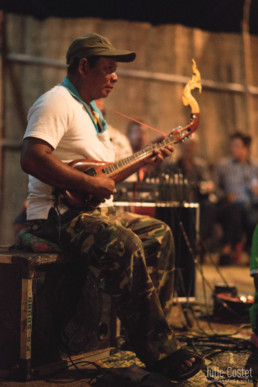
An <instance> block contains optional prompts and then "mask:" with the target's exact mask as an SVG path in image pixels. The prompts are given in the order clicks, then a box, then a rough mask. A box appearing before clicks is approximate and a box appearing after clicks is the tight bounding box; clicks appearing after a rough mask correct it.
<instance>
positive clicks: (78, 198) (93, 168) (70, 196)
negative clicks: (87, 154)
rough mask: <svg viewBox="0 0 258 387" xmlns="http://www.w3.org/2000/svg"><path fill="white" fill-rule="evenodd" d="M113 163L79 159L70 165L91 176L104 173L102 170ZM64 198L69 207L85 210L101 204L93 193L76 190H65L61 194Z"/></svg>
mask: <svg viewBox="0 0 258 387" xmlns="http://www.w3.org/2000/svg"><path fill="white" fill-rule="evenodd" d="M110 164H112V163H106V162H104V161H97V160H88V159H79V160H74V161H71V162H70V163H69V164H68V165H70V166H71V167H73V168H75V169H78V170H79V171H81V172H83V173H86V174H87V175H89V176H97V175H101V174H103V172H102V170H103V168H105V167H108V166H109V165H110ZM61 197H62V199H63V200H64V202H65V203H66V204H67V205H68V207H72V208H77V209H84V210H85V211H90V210H93V209H94V208H96V207H98V205H99V204H100V202H99V201H97V200H96V199H94V197H93V195H90V194H88V195H87V194H86V193H85V192H81V191H75V190H64V191H63V192H62V194H61Z"/></svg>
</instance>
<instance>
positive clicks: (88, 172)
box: [84, 168, 97, 176]
mask: <svg viewBox="0 0 258 387" xmlns="http://www.w3.org/2000/svg"><path fill="white" fill-rule="evenodd" d="M84 173H86V175H89V176H96V174H97V173H96V171H95V169H94V168H89V169H86V171H84Z"/></svg>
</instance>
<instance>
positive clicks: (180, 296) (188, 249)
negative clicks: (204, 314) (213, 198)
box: [115, 201, 200, 302]
mask: <svg viewBox="0 0 258 387" xmlns="http://www.w3.org/2000/svg"><path fill="white" fill-rule="evenodd" d="M115 205H116V206H119V207H123V208H124V209H125V210H127V211H131V212H134V213H137V214H140V215H141V214H142V215H149V216H152V217H154V218H157V219H160V220H162V221H163V222H165V223H167V224H168V225H169V226H170V228H171V230H172V232H173V236H174V240H175V256H176V258H175V288H174V293H175V297H176V298H177V300H178V301H179V302H194V301H195V275H196V269H195V262H194V260H195V254H196V245H197V240H198V234H199V223H200V208H199V203H188V202H177V201H156V202H144V201H139V202H136V201H129V202H126V201H124V202H122V201H116V202H115Z"/></svg>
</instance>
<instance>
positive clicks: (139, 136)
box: [126, 121, 148, 153]
mask: <svg viewBox="0 0 258 387" xmlns="http://www.w3.org/2000/svg"><path fill="white" fill-rule="evenodd" d="M126 134H127V138H128V140H129V142H130V144H131V147H132V150H133V153H136V152H138V151H139V150H141V149H143V148H144V147H145V146H146V145H147V141H148V134H147V129H146V127H144V126H143V125H141V124H139V123H138V122H134V121H132V122H129V124H128V126H127V130H126Z"/></svg>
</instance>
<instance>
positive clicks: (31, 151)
mask: <svg viewBox="0 0 258 387" xmlns="http://www.w3.org/2000/svg"><path fill="white" fill-rule="evenodd" d="M66 58H67V65H68V72H67V77H66V78H65V80H64V82H63V83H61V84H59V85H57V86H55V87H53V88H52V89H51V90H50V91H48V92H46V93H45V94H43V95H42V96H41V97H39V98H38V99H37V101H36V102H35V103H34V105H33V106H32V107H31V108H30V111H29V114H28V126H27V129H26V132H25V135H24V140H23V145H22V154H21V165H22V168H23V170H24V171H25V172H27V173H28V174H29V175H30V176H29V196H28V210H27V231H28V233H32V234H34V235H36V236H38V237H41V238H45V239H48V240H52V241H54V242H56V243H58V244H59V245H60V246H61V248H62V249H63V251H64V252H65V253H66V255H68V257H67V259H70V260H72V261H73V262H76V263H77V264H80V263H81V264H84V265H85V266H87V268H88V270H90V271H92V273H93V275H94V276H95V277H96V280H97V281H98V285H99V288H100V289H101V290H102V291H104V292H106V293H107V294H109V295H110V296H111V297H112V300H113V303H114V306H115V309H116V313H117V315H118V317H119V318H120V320H121V322H122V324H123V326H124V328H125V329H126V333H127V336H128V341H129V345H130V348H131V349H132V350H133V351H135V353H136V354H137V356H138V357H139V359H140V360H141V361H142V362H143V363H145V364H146V366H147V367H148V369H150V370H152V371H156V372H160V373H161V374H163V375H164V376H166V377H168V378H171V379H175V380H182V379H187V378H189V377H191V376H193V375H194V374H195V373H196V372H198V371H199V370H200V368H201V366H202V359H201V358H200V357H198V356H197V355H195V354H193V353H189V351H186V350H185V349H181V348H180V344H179V343H178V341H177V339H176V337H175V334H174V332H173V331H172V330H171V328H170V327H169V325H168V323H167V320H166V317H165V314H166V313H167V312H168V311H169V309H170V304H171V299H172V296H173V294H172V293H173V276H174V244H173V236H172V232H171V230H170V229H169V227H168V226H167V225H166V224H165V223H163V222H161V221H159V220H157V219H153V218H150V217H147V216H139V215H136V214H131V213H128V212H122V211H121V209H119V208H116V207H115V206H113V203H112V197H111V196H112V194H113V193H114V189H115V182H114V180H113V179H111V178H110V177H109V174H108V173H101V172H99V173H97V174H96V175H95V176H91V175H90V174H86V173H82V172H81V171H79V170H77V169H76V168H73V167H71V166H70V165H68V163H69V162H70V161H71V160H77V159H85V158H86V159H91V160H92V159H93V160H100V161H105V162H111V163H112V162H114V148H113V146H112V143H111V141H110V136H109V133H108V127H107V123H106V122H105V120H104V119H103V117H102V114H101V112H100V110H99V109H98V108H97V107H96V104H95V103H94V100H96V99H99V98H106V97H108V95H109V94H110V92H111V91H112V89H113V88H114V86H115V84H116V82H117V80H118V76H117V74H116V69H117V62H131V61H133V60H134V58H135V53H134V52H131V51H125V50H117V49H115V48H114V47H113V46H112V44H111V43H110V41H109V40H108V39H107V38H105V37H103V36H100V35H98V34H95V33H91V34H88V35H85V36H81V37H79V38H77V39H76V40H75V41H74V42H72V44H71V45H70V47H69V49H68V51H67V56H66ZM96 112H97V113H98V114H97V115H96ZM99 121H101V122H99ZM172 151H173V148H172V147H171V146H166V147H163V148H160V149H159V151H154V152H153V154H152V155H151V156H149V157H148V158H146V159H145V162H146V163H151V164H152V163H160V162H162V161H163V160H164V158H165V157H167V156H169V155H170V154H171V152H172ZM95 168H96V167H95ZM92 170H93V171H92ZM91 171H92V172H94V171H95V172H96V169H94V167H92V168H91ZM133 172H134V171H132V170H130V171H128V174H132V173H133ZM123 176H124V177H125V175H123ZM56 188H58V189H59V190H68V191H69V192H70V193H71V192H73V191H74V190H75V191H78V192H79V193H82V194H83V193H84V194H85V199H86V198H87V195H90V202H92V201H91V198H92V197H93V198H94V200H95V201H97V203H99V205H97V206H96V207H94V206H91V207H90V206H89V208H74V207H73V206H72V207H71V208H69V206H67V201H66V202H64V201H63V197H62V195H61V196H58V197H56V195H55V192H56ZM94 200H93V201H94ZM88 202H89V200H88ZM82 204H83V205H82V207H85V206H84V201H83V203H82ZM147 265H148V266H151V270H152V273H151V276H150V275H149V274H148V269H147Z"/></svg>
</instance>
